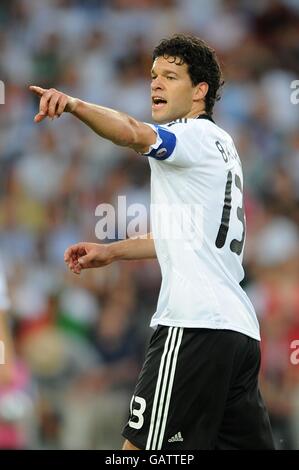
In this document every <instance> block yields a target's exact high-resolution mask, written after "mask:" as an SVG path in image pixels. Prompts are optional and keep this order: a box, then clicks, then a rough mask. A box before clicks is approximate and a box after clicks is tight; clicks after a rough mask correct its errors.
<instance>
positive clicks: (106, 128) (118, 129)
mask: <svg viewBox="0 0 299 470" xmlns="http://www.w3.org/2000/svg"><path fill="white" fill-rule="evenodd" d="M70 112H71V113H72V114H73V115H74V116H76V117H77V118H78V119H80V120H81V121H82V122H84V123H85V124H86V125H87V126H89V127H90V128H91V129H92V130H93V131H94V132H96V133H97V134H98V135H100V136H101V137H103V138H105V139H108V140H111V141H112V142H113V143H115V144H116V145H121V146H124V147H131V148H134V149H135V150H137V151H139V150H140V151H146V150H147V148H148V146H149V145H150V144H151V143H152V140H153V131H152V129H151V128H150V127H149V126H147V125H145V124H143V123H142V122H139V121H137V120H136V119H134V118H133V117H131V116H129V115H127V114H125V113H122V112H120V111H116V110H114V109H110V108H105V107H103V106H98V105H95V104H92V103H86V102H85V101H81V100H79V99H76V98H73V102H72V106H71V110H70Z"/></svg>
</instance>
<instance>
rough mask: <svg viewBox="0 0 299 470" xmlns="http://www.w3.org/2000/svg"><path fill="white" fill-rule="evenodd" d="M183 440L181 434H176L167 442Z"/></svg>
mask: <svg viewBox="0 0 299 470" xmlns="http://www.w3.org/2000/svg"><path fill="white" fill-rule="evenodd" d="M183 440H184V438H183V437H182V434H181V433H180V432H178V433H176V434H175V435H174V436H172V437H171V438H170V439H168V442H183Z"/></svg>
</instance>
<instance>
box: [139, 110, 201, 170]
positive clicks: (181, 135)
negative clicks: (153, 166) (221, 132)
mask: <svg viewBox="0 0 299 470" xmlns="http://www.w3.org/2000/svg"><path fill="white" fill-rule="evenodd" d="M145 124H146V125H148V126H150V127H151V128H152V129H153V130H154V131H155V132H156V134H157V139H156V142H155V143H154V144H152V145H151V146H150V148H149V150H148V152H147V153H144V154H142V155H144V156H146V157H150V158H154V159H155V160H159V161H161V162H163V163H164V164H170V165H171V164H172V165H176V166H182V167H185V166H186V167H188V166H194V165H196V164H198V163H199V153H200V142H201V134H202V127H201V126H200V124H199V122H198V121H196V120H194V119H182V120H180V121H179V122H178V121H174V122H171V123H169V124H163V125H156V124H148V123H145Z"/></svg>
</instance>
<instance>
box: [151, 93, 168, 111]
mask: <svg viewBox="0 0 299 470" xmlns="http://www.w3.org/2000/svg"><path fill="white" fill-rule="evenodd" d="M166 104H167V101H166V100H165V99H164V98H162V97H160V96H154V97H153V98H152V108H153V109H161V108H163V106H165V105H166Z"/></svg>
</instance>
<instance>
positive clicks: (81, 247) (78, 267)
mask: <svg viewBox="0 0 299 470" xmlns="http://www.w3.org/2000/svg"><path fill="white" fill-rule="evenodd" d="M156 257H157V256H156V250H155V245H154V240H153V238H152V234H151V233H147V234H146V235H142V236H141V237H136V238H128V239H127V240H121V241H119V242H114V243H109V244H101V243H87V242H82V243H77V244H76V245H72V246H70V247H69V248H68V249H67V250H66V251H65V254H64V261H65V262H66V264H67V265H68V267H69V268H70V270H71V271H72V272H73V273H75V274H80V272H81V271H82V269H89V268H101V267H103V266H107V265H108V264H111V263H113V262H114V261H121V260H141V259H153V258H156Z"/></svg>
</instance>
